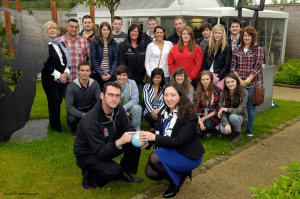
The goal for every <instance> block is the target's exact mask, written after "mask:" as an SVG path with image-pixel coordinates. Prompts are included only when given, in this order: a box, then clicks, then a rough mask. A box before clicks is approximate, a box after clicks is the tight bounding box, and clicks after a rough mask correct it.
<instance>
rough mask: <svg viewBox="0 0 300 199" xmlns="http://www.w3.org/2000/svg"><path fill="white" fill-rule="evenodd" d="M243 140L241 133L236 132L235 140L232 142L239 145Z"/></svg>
mask: <svg viewBox="0 0 300 199" xmlns="http://www.w3.org/2000/svg"><path fill="white" fill-rule="evenodd" d="M241 139H242V134H241V132H235V133H234V136H233V138H232V139H231V142H233V143H237V142H239V141H240V140H241Z"/></svg>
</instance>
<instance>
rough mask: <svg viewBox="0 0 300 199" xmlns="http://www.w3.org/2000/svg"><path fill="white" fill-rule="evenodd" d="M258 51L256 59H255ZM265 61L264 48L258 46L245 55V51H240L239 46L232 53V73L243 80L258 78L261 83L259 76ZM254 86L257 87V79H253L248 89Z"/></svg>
mask: <svg viewBox="0 0 300 199" xmlns="http://www.w3.org/2000/svg"><path fill="white" fill-rule="evenodd" d="M256 49H257V51H256V57H254V55H255V50H256ZM263 59H264V50H263V48H262V47H260V46H258V45H256V46H255V47H254V48H253V49H252V50H249V51H247V53H245V52H244V50H241V49H240V46H237V47H236V48H235V49H234V51H233V53H232V59H231V68H230V71H231V72H233V73H234V72H237V73H238V74H239V76H240V78H241V79H242V80H245V79H247V77H249V76H250V75H253V76H254V77H255V76H257V83H259V82H260V81H261V76H260V75H258V74H260V73H261V70H262V63H263ZM255 60H256V61H255ZM254 61H255V63H254ZM252 86H255V78H253V79H252V81H251V82H250V84H249V85H247V87H246V88H249V87H252Z"/></svg>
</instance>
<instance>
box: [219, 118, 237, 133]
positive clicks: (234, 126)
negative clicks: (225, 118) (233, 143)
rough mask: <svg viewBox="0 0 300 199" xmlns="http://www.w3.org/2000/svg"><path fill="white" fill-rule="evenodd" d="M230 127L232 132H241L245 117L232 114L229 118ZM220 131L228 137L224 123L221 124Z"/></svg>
mask: <svg viewBox="0 0 300 199" xmlns="http://www.w3.org/2000/svg"><path fill="white" fill-rule="evenodd" d="M229 125H230V126H231V132H233V130H234V131H235V132H241V131H242V125H243V117H242V116H241V115H237V114H231V115H230V116H229ZM220 131H221V133H222V134H224V135H226V133H225V126H223V125H222V122H221V123H220Z"/></svg>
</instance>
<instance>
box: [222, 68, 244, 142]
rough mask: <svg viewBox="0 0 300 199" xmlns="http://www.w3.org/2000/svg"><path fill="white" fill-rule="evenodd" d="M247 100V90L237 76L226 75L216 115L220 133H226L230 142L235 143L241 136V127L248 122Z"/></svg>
mask: <svg viewBox="0 0 300 199" xmlns="http://www.w3.org/2000/svg"><path fill="white" fill-rule="evenodd" d="M247 101H248V92H247V90H246V89H245V88H243V87H242V86H241V85H240V80H239V78H238V76H237V75H235V74H233V73H229V74H228V75H226V77H225V85H224V91H223V92H222V93H221V96H220V100H219V108H220V110H219V113H218V116H219V118H221V120H222V122H221V125H220V130H221V133H222V134H224V135H228V137H230V138H231V142H234V143H237V142H238V141H240V140H241V138H242V135H241V131H242V128H243V127H245V126H246V125H247V122H248V111H247Z"/></svg>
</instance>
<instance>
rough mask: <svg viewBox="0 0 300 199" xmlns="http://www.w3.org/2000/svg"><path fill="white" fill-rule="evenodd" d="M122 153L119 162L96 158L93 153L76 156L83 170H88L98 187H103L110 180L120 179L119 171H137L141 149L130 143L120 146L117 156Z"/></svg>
mask: <svg viewBox="0 0 300 199" xmlns="http://www.w3.org/2000/svg"><path fill="white" fill-rule="evenodd" d="M122 153H124V156H123V158H122V159H121V162H120V164H118V163H116V162H115V161H113V160H98V159H96V158H95V156H94V155H93V154H91V155H89V156H86V157H76V160H77V165H78V166H79V167H80V168H81V169H82V170H84V171H88V174H89V176H90V178H91V179H92V180H93V182H95V184H96V185H98V186H99V187H103V186H104V185H106V184H107V183H108V182H109V181H111V180H117V179H120V176H121V172H122V170H123V171H126V172H130V173H134V174H136V173H137V168H138V164H139V160H140V155H141V149H140V148H137V147H134V146H133V145H132V144H131V143H127V144H125V145H123V146H122V149H121V150H120V153H119V154H117V155H116V157H117V156H119V155H121V154H122Z"/></svg>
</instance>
